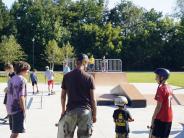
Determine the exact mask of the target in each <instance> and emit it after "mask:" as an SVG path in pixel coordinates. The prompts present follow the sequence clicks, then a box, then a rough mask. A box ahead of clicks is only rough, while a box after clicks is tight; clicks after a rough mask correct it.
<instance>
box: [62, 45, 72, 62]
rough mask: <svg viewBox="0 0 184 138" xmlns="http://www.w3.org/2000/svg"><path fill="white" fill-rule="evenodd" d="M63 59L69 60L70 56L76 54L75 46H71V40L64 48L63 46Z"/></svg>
mask: <svg viewBox="0 0 184 138" xmlns="http://www.w3.org/2000/svg"><path fill="white" fill-rule="evenodd" d="M61 55H62V56H61V57H63V58H60V59H61V61H62V62H63V61H64V60H68V59H69V58H72V57H73V56H74V55H75V52H74V47H72V46H71V44H70V43H69V42H67V43H66V44H65V45H64V46H63V47H62V48H61Z"/></svg>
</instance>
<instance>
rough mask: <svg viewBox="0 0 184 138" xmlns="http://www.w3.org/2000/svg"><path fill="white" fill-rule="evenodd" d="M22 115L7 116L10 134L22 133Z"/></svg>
mask: <svg viewBox="0 0 184 138" xmlns="http://www.w3.org/2000/svg"><path fill="white" fill-rule="evenodd" d="M24 121H25V118H24V113H23V112H18V113H16V114H13V115H9V124H10V130H11V131H12V133H24V132H25V128H24Z"/></svg>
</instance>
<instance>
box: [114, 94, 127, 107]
mask: <svg viewBox="0 0 184 138" xmlns="http://www.w3.org/2000/svg"><path fill="white" fill-rule="evenodd" d="M114 102H115V105H117V106H124V105H125V104H128V100H127V98H126V97H125V96H119V97H117V98H115V100H114Z"/></svg>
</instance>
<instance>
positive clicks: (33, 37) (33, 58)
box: [32, 37, 35, 69]
mask: <svg viewBox="0 0 184 138" xmlns="http://www.w3.org/2000/svg"><path fill="white" fill-rule="evenodd" d="M32 41H33V69H34V41H35V39H34V37H33V39H32Z"/></svg>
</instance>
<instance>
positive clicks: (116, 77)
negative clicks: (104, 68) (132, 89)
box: [93, 72, 128, 86]
mask: <svg viewBox="0 0 184 138" xmlns="http://www.w3.org/2000/svg"><path fill="white" fill-rule="evenodd" d="M93 76H94V79H95V84H96V85H100V86H116V85H118V84H120V83H127V82H128V81H127V77H126V73H124V72H95V73H93Z"/></svg>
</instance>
